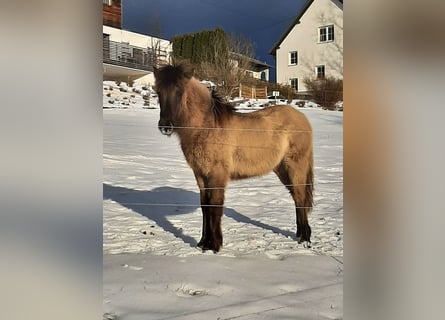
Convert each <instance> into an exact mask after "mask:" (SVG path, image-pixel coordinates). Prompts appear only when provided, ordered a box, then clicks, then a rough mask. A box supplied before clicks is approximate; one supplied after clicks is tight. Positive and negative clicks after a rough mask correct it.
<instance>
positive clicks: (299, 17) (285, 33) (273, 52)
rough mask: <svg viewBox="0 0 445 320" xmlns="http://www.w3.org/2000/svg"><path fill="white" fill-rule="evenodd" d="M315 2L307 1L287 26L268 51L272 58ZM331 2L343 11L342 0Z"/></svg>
mask: <svg viewBox="0 0 445 320" xmlns="http://www.w3.org/2000/svg"><path fill="white" fill-rule="evenodd" d="M314 1H315V0H308V1H307V2H306V3H305V4H304V6H303V7H302V8H301V10H300V12H299V13H298V14H297V16H296V17H295V19H294V20H293V21H292V23H291V24H290V25H289V27H288V28H287V30H286V31H285V32H284V33H283V34H282V36H281V38H280V39H279V40H278V41H277V42H276V43H275V45H274V46H273V48H272V49H271V50H270V51H269V54H270V55H272V56H276V53H277V49H278V48H279V47H280V44H281V43H282V42H283V40H284V39H285V38H286V37H287V35H288V34H289V33H290V32H291V31H292V29H293V28H294V27H295V25H297V24H299V23H300V19H301V17H302V16H303V15H304V14H305V13H306V11H307V9H309V7H310V6H311V4H312V3H313V2H314ZM332 1H333V2H337V3H338V2H339V3H340V4H341V6H342V10H343V0H332Z"/></svg>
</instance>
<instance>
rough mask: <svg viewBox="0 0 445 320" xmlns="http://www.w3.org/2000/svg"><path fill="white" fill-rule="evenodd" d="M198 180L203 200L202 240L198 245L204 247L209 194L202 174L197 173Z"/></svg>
mask: <svg viewBox="0 0 445 320" xmlns="http://www.w3.org/2000/svg"><path fill="white" fill-rule="evenodd" d="M195 177H196V182H197V183H198V187H199V194H200V200H201V211H202V235H201V240H199V242H198V247H200V248H202V247H203V243H204V239H205V238H206V230H207V220H208V214H207V209H208V207H207V204H208V202H209V201H208V194H207V193H206V189H205V181H204V177H202V176H200V175H195Z"/></svg>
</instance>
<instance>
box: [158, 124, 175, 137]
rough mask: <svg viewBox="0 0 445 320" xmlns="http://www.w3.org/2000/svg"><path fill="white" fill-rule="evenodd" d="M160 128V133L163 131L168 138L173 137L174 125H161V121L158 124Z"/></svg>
mask: <svg viewBox="0 0 445 320" xmlns="http://www.w3.org/2000/svg"><path fill="white" fill-rule="evenodd" d="M158 128H159V131H161V133H162V134H163V135H166V136H171V134H172V133H173V129H174V128H173V124H172V123H171V122H169V123H168V124H161V122H160V121H159V123H158Z"/></svg>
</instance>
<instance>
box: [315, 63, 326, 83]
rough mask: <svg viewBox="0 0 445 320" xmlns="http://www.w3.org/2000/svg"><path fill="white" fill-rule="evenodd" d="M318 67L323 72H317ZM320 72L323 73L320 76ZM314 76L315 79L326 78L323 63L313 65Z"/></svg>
mask: <svg viewBox="0 0 445 320" xmlns="http://www.w3.org/2000/svg"><path fill="white" fill-rule="evenodd" d="M319 68H320V69H321V68H323V72H319ZM320 74H323V75H322V76H320ZM315 76H316V78H317V79H326V66H325V65H324V64H321V65H319V66H316V67H315Z"/></svg>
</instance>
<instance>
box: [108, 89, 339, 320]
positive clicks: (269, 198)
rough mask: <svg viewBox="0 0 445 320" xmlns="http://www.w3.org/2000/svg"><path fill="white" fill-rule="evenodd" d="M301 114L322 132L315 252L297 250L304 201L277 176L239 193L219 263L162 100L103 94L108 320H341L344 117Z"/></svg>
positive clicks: (233, 194) (257, 104) (246, 183)
mask: <svg viewBox="0 0 445 320" xmlns="http://www.w3.org/2000/svg"><path fill="white" fill-rule="evenodd" d="M110 87H113V90H112V91H110V90H109V88H110ZM138 91H139V92H138ZM141 92H142V93H141ZM109 93H111V94H110V96H107V94H109ZM143 95H149V96H150V100H149V101H150V102H149V104H148V105H147V104H146V103H144V101H146V100H144V98H143ZM124 97H127V99H124ZM117 98H118V99H117ZM110 99H115V100H114V101H115V103H114V104H110V103H108V101H109V100H110ZM125 100H127V101H125ZM123 102H129V104H127V105H124V104H122V103H123ZM268 102H269V101H268V100H265V101H261V100H248V101H244V102H243V103H242V104H240V105H239V106H238V109H239V110H240V112H250V110H255V109H258V108H261V107H264V105H265V104H266V103H268ZM291 105H293V106H294V107H295V108H297V109H299V110H300V111H302V112H304V113H305V114H306V116H307V117H308V118H309V120H310V122H311V124H312V127H313V131H314V157H315V159H314V160H315V206H314V210H313V212H312V213H311V215H310V217H309V219H310V220H309V222H310V224H311V227H312V239H311V240H312V247H311V248H305V247H303V245H301V244H298V243H297V242H296V241H295V231H296V225H295V212H294V208H293V201H292V199H291V197H290V196H289V194H288V192H287V191H286V189H285V188H284V187H283V186H282V185H281V183H280V182H279V180H278V178H277V177H276V176H275V175H274V174H273V173H271V174H268V175H266V176H264V177H261V178H254V179H247V180H241V181H237V182H232V183H231V184H230V185H229V187H228V188H227V191H226V201H225V209H224V217H223V221H222V228H223V235H224V243H223V248H222V249H221V251H220V252H219V253H218V254H217V255H215V254H213V253H209V252H206V253H202V252H201V251H200V250H198V249H197V248H196V244H197V241H198V240H199V239H200V235H201V223H202V216H201V209H200V206H199V190H198V188H197V186H196V182H195V179H194V176H193V172H192V171H191V169H190V168H189V167H188V165H187V164H186V162H185V160H184V156H183V155H182V152H181V150H180V148H179V143H178V140H177V138H176V137H174V136H173V137H171V138H168V137H165V136H162V135H161V134H160V132H159V130H158V128H157V121H158V119H159V106H158V105H157V97H156V96H155V94H153V91H152V90H151V88H145V89H141V88H139V89H136V90H135V89H134V88H128V91H127V92H123V91H120V90H119V88H118V86H116V85H115V84H114V85H113V84H112V83H105V82H104V129H103V130H104V131H103V134H104V145H103V157H104V159H103V177H104V203H103V208H104V213H103V251H104V312H105V313H106V315H104V318H109V319H167V318H168V319H217V316H216V315H218V316H219V317H220V319H233V318H234V317H236V318H238V317H240V318H241V319H295V318H300V319H338V318H339V317H340V318H341V317H342V310H343V309H342V268H343V266H342V255H343V143H342V123H343V114H342V113H341V112H337V111H326V110H322V109H320V108H319V107H318V106H317V105H315V104H313V103H311V102H304V104H303V105H305V106H306V107H304V108H300V107H299V105H302V104H301V102H300V101H291ZM191 299H193V301H192V300H191Z"/></svg>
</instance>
